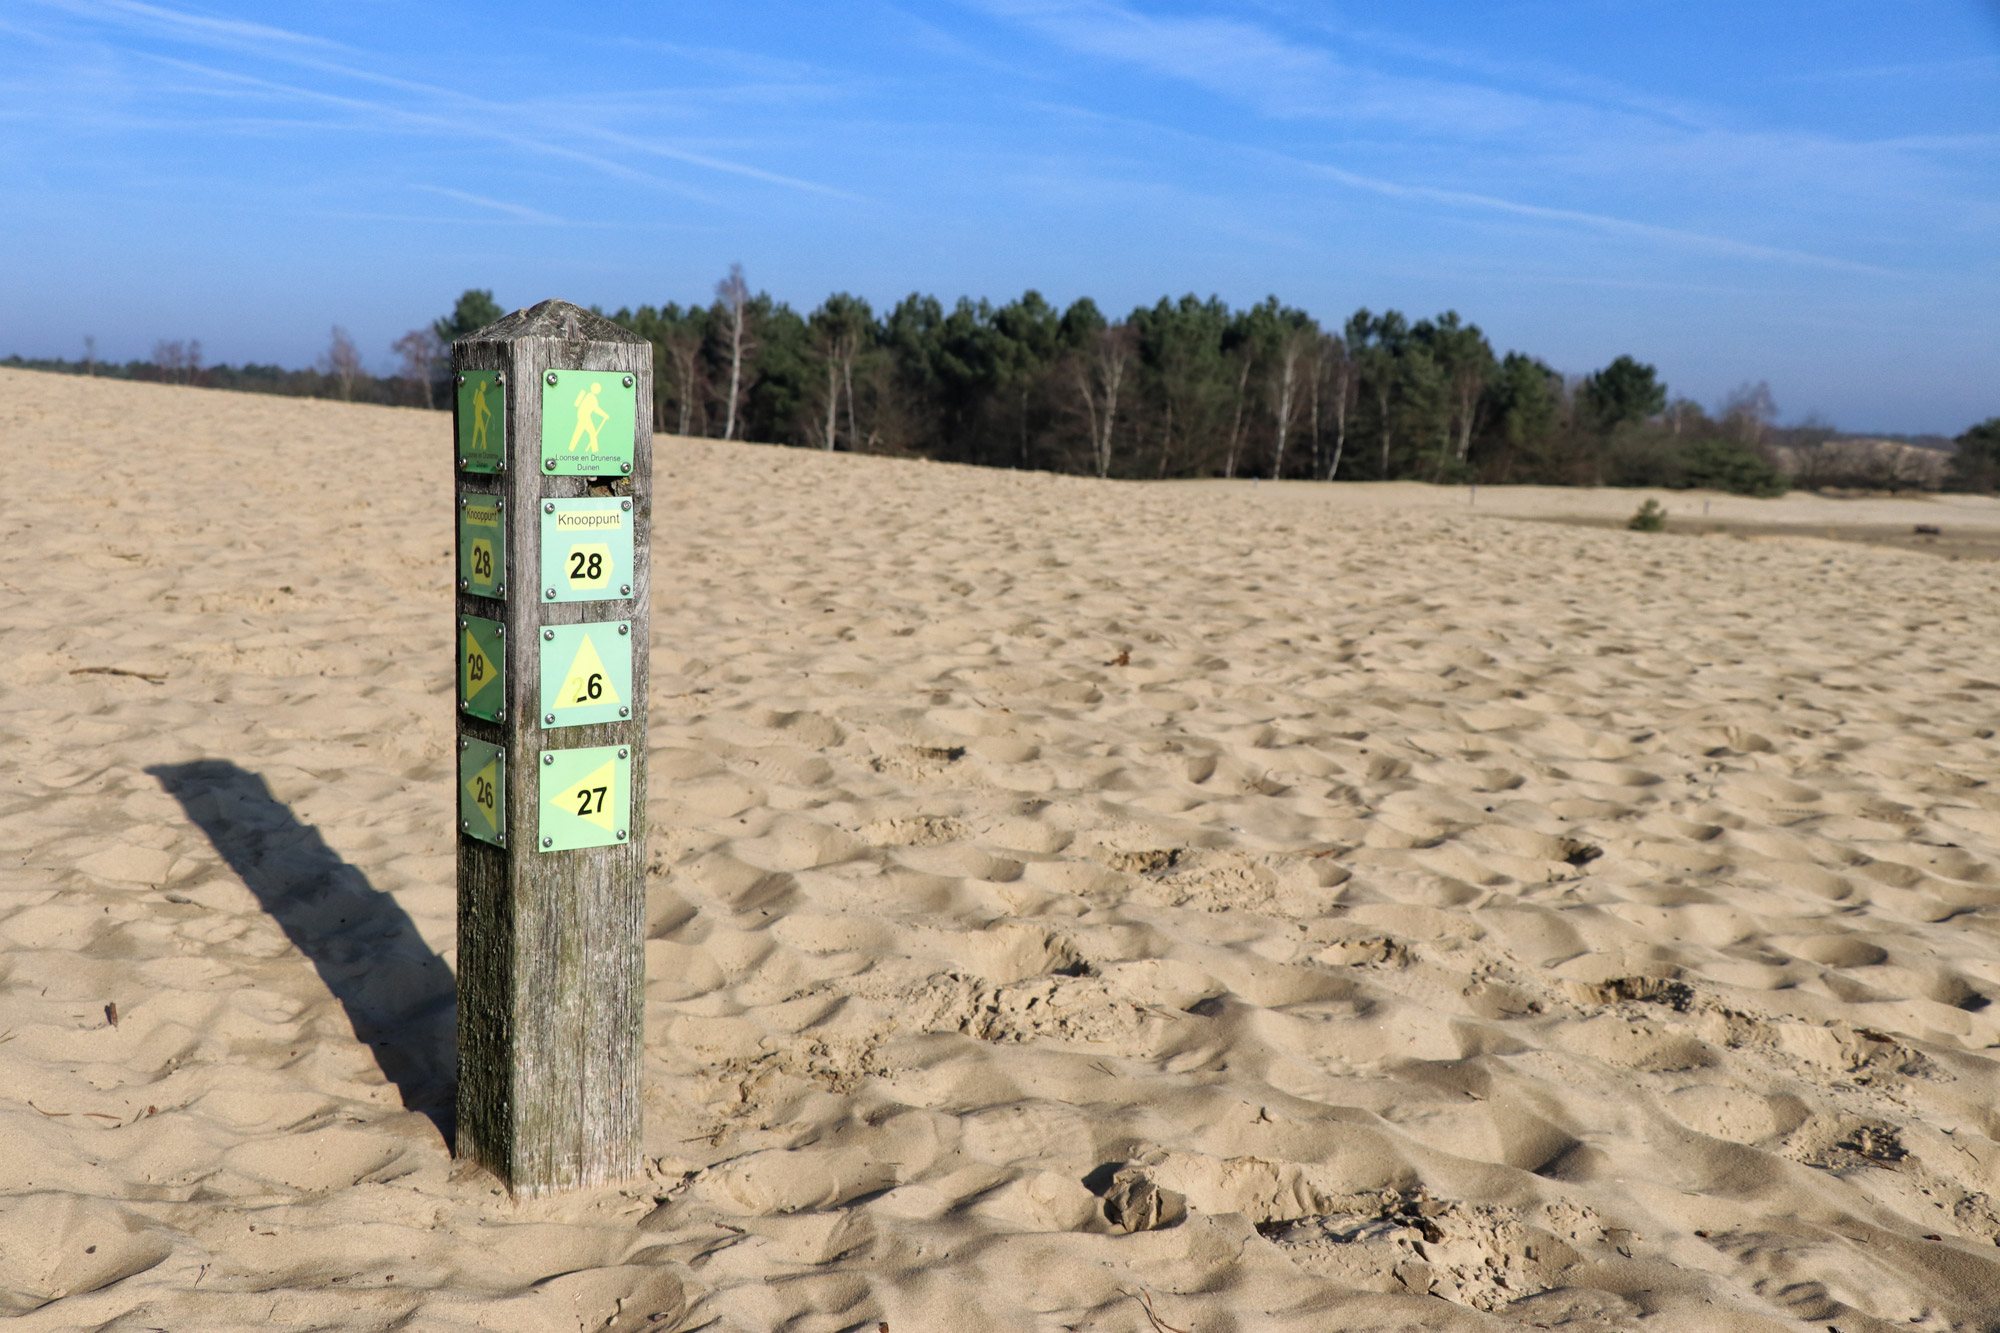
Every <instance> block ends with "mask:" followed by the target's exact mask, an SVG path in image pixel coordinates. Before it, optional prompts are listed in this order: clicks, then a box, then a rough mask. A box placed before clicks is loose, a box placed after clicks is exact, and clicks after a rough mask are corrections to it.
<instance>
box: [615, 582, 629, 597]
mask: <svg viewBox="0 0 2000 1333" xmlns="http://www.w3.org/2000/svg"><path fill="white" fill-rule="evenodd" d="M618 591H619V592H621V593H623V594H625V596H627V597H630V596H631V595H632V585H631V584H629V583H621V584H619V585H618Z"/></svg>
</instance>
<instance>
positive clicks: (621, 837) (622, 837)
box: [618, 829, 625, 842]
mask: <svg viewBox="0 0 2000 1333" xmlns="http://www.w3.org/2000/svg"><path fill="white" fill-rule="evenodd" d="M618 841H620V842H623V841H625V830H624V829H619V830H618Z"/></svg>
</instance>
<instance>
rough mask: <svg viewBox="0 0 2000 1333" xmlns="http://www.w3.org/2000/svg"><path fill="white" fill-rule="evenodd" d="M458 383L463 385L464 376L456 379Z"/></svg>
mask: <svg viewBox="0 0 2000 1333" xmlns="http://www.w3.org/2000/svg"><path fill="white" fill-rule="evenodd" d="M458 382H459V383H460V384H463V383H465V376H463V375H460V376H459V377H458Z"/></svg>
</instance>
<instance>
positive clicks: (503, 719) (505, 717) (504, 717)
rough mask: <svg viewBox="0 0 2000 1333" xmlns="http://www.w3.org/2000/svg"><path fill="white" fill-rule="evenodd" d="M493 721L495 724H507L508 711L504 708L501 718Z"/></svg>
mask: <svg viewBox="0 0 2000 1333" xmlns="http://www.w3.org/2000/svg"><path fill="white" fill-rule="evenodd" d="M493 720H494V721H495V722H505V721H506V720H507V710H506V709H504V708H503V709H501V710H500V713H499V716H497V717H495V718H494V719H493Z"/></svg>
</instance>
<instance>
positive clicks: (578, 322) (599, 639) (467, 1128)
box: [451, 301, 653, 1195]
mask: <svg viewBox="0 0 2000 1333" xmlns="http://www.w3.org/2000/svg"><path fill="white" fill-rule="evenodd" d="M451 359H452V380H453V388H454V394H455V399H454V402H455V411H454V426H455V429H454V432H453V443H454V450H455V458H454V461H455V463H456V465H457V466H456V471H455V473H454V476H455V479H456V484H455V489H454V495H453V506H454V510H455V512H456V516H457V533H458V542H457V569H456V574H455V580H456V582H457V586H458V610H457V617H456V619H457V624H456V627H455V628H456V635H455V643H456V653H457V658H458V667H457V674H458V685H457V699H458V719H459V727H458V732H459V735H458V747H457V748H458V768H457V773H458V789H459V790H458V794H459V800H458V811H459V833H458V1145H457V1150H458V1153H459V1155H460V1156H461V1157H469V1158H472V1159H473V1160H475V1161H478V1162H479V1163H481V1164H483V1165H485V1166H487V1167H490V1168H491V1169H492V1170H493V1171H494V1172H496V1173H497V1174H498V1175H499V1176H500V1177H501V1178H502V1179H503V1180H505V1181H506V1182H507V1185H508V1187H509V1188H510V1189H511V1190H512V1191H513V1192H514V1193H515V1194H517V1195H535V1194H547V1193H552V1192H555V1191H558V1190H565V1189H577V1188H583V1187H587V1186H593V1185H602V1184H607V1183H611V1182H616V1181H621V1180H625V1179H629V1178H631V1177H632V1176H635V1175H637V1174H638V1172H639V1168H640V1159H639V1121H640V1096H641V1091H642V1089H641V1087H640V1048H641V1039H642V1037H643V1026H644V1014H645V1011H644V991H645V951H644V937H643V923H644V919H645V894H646V850H645V843H646V699H647V691H646V676H647V672H646V645H647V644H648V643H649V642H650V641H651V630H652V617H651V613H650V605H651V602H650V596H649V594H650V588H651V584H650V567H649V560H648V554H649V551H650V549H651V540H650V538H651V528H652V508H653V506H652V494H653V485H652V482H653V451H652V435H653V432H652V420H653V414H652V403H653V385H652V378H653V357H652V348H651V345H650V344H648V343H647V342H646V341H645V340H644V339H643V338H640V337H639V336H638V335H636V334H634V333H632V332H630V331H629V330H626V329H623V328H620V327H619V326H617V325H615V324H613V323H611V322H610V321H609V320H606V319H604V318H602V317H600V316H598V315H594V314H592V313H590V312H589V311H587V310H582V309H579V308H578V307H576V306H573V305H570V304H569V303H568V302H565V301H544V302H542V303H541V304H540V305H538V306H535V307H533V308H532V309H529V310H517V311H515V312H514V313H513V314H511V315H508V316H507V317H505V318H504V319H501V320H498V321H497V322H495V323H493V324H490V325H488V326H487V327H485V328H483V329H480V330H479V331H478V332H476V333H473V334H470V335H468V336H466V337H464V338H462V339H460V340H459V341H458V342H456V343H454V344H453V345H452V358H451Z"/></svg>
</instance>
